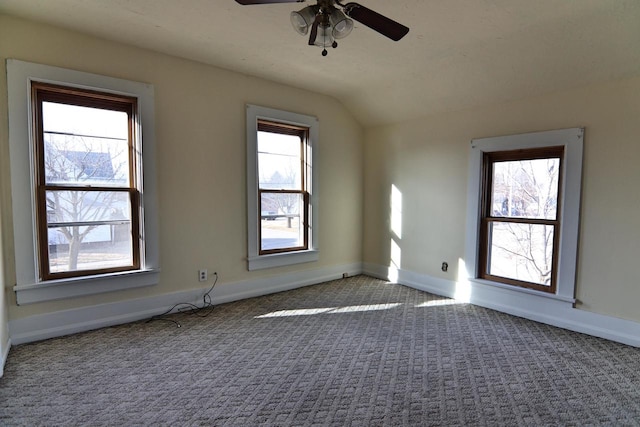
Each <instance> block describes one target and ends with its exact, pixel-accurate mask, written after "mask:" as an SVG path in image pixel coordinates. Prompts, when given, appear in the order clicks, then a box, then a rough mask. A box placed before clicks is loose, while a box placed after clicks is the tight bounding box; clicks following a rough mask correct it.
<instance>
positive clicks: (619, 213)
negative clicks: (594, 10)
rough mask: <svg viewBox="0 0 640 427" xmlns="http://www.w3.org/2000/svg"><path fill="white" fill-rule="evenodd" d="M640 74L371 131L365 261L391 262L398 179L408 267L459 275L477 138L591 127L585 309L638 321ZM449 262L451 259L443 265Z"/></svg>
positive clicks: (581, 265)
mask: <svg viewBox="0 0 640 427" xmlns="http://www.w3.org/2000/svg"><path fill="white" fill-rule="evenodd" d="M639 93H640V77H636V78H632V79H628V80H622V81H616V82H610V83H606V84H601V85H596V86H591V87H586V88H582V89H578V90H572V91H567V92H562V93H557V94H553V95H548V96H543V97H539V98H534V99H528V100H523V101H520V102H513V103H509V104H504V105H497V106H489V107H485V108H478V109H473V110H468V111H462V112H455V113H447V114H439V115H434V116H431V117H426V118H422V119H420V120H416V121H410V122H406V123H401V124H395V125H392V126H385V127H379V128H373V129H368V130H367V131H366V136H365V183H366V184H365V187H366V188H365V212H366V214H365V238H364V246H363V247H364V261H365V262H368V263H373V264H379V265H384V266H388V265H389V259H390V253H389V247H390V240H391V235H390V233H389V231H388V230H389V223H388V219H387V218H388V215H389V214H388V212H389V189H390V187H391V185H396V187H397V188H398V189H399V190H400V191H401V192H402V195H403V207H402V211H403V227H402V237H401V239H400V240H399V246H400V248H401V266H400V267H401V268H402V269H406V270H409V271H412V272H415V273H420V274H424V275H428V276H432V277H436V278H445V279H450V280H456V279H457V277H456V271H457V269H456V268H455V266H456V265H457V261H458V259H460V258H463V257H464V242H465V232H466V230H465V215H466V200H467V199H466V198H467V175H468V172H467V169H468V156H469V150H470V148H469V143H470V140H471V139H473V138H480V137H489V136H498V135H509V134H516V133H525V132H533V131H543V130H551V129H560V128H570V127H582V126H584V127H585V128H586V131H585V146H584V148H585V154H584V166H583V189H582V190H583V196H582V216H581V229H580V249H579V257H578V282H577V287H576V292H577V298H578V300H579V304H578V308H580V309H584V310H588V311H593V312H597V313H601V314H607V315H610V316H614V317H621V318H626V319H629V320H634V321H640V311H639V310H638V302H639V301H640V286H638V266H637V264H638V255H639V254H640V224H639V222H638V221H639V219H640V191H639V190H638V188H639V186H640V167H639V166H638V161H639V160H640V97H639V96H638V94H639ZM442 261H448V262H449V264H450V265H452V266H454V268H453V269H451V270H450V271H449V273H443V272H442V271H440V265H441V262H442Z"/></svg>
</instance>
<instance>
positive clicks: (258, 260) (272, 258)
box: [247, 249, 320, 271]
mask: <svg viewBox="0 0 640 427" xmlns="http://www.w3.org/2000/svg"><path fill="white" fill-rule="evenodd" d="M319 259H320V252H319V251H318V250H315V249H311V250H308V251H299V252H286V253H280V254H270V255H261V256H256V257H250V258H247V263H248V268H249V271H252V270H261V269H264V268H272V267H283V266H285V265H292V264H302V263H305V262H313V261H318V260H319Z"/></svg>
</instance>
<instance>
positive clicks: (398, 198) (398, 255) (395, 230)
mask: <svg viewBox="0 0 640 427" xmlns="http://www.w3.org/2000/svg"><path fill="white" fill-rule="evenodd" d="M390 204H391V206H390V208H391V209H390V218H389V223H390V226H391V248H390V260H389V273H388V275H389V277H388V279H389V281H391V282H398V278H399V272H400V268H401V266H402V264H401V260H402V249H401V248H400V243H399V242H400V240H401V239H402V193H401V192H400V190H399V189H398V187H396V186H395V185H394V184H391V197H390Z"/></svg>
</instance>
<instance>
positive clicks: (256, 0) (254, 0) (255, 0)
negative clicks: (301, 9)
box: [236, 0, 304, 6]
mask: <svg viewBox="0 0 640 427" xmlns="http://www.w3.org/2000/svg"><path fill="white" fill-rule="evenodd" d="M236 2H237V3H240V4H241V5H243V6H248V5H251V4H271V3H302V2H304V0H236Z"/></svg>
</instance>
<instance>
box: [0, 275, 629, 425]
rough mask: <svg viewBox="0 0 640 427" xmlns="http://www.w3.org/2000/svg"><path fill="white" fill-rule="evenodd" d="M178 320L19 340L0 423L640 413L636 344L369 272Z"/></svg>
mask: <svg viewBox="0 0 640 427" xmlns="http://www.w3.org/2000/svg"><path fill="white" fill-rule="evenodd" d="M213 302H214V303H215V291H214V294H213ZM172 318H173V319H175V320H178V321H179V322H180V323H181V325H182V327H180V328H177V327H176V326H175V325H174V324H172V323H170V322H166V321H154V322H151V323H145V322H137V323H132V324H127V325H122V326H118V327H112V328H105V329H101V330H98V331H92V332H88V333H83V334H77V335H73V336H69V337H64V338H57V339H51V340H47V341H43V342H39V343H33V344H27V345H22V346H17V347H14V348H13V349H12V350H11V352H10V354H9V360H8V362H7V365H6V367H5V374H4V377H3V378H2V379H0V424H1V425H30V426H31V425H91V426H100V425H111V426H120V425H127V426H130V425H207V426H259V425H266V426H402V425H407V426H409V425H412V426H436V425H448V426H454V425H458V426H468V425H485V426H497V425H509V426H511V425H531V426H543V425H562V426H569V425H576V426H578V425H579V426H584V425H640V350H639V349H636V348H633V347H628V346H625V345H621V344H617V343H613V342H609V341H606V340H602V339H597V338H593V337H589V336H586V335H581V334H576V333H572V332H568V331H565V330H562V329H558V328H554V327H550V326H546V325H542V324H539V323H535V322H531V321H527V320H523V319H520V318H516V317H512V316H509V315H505V314H502V313H498V312H495V311H492V310H487V309H484V308H480V307H476V306H473V305H469V304H453V301H451V300H448V299H444V298H441V297H437V296H434V295H430V294H427V293H424V292H420V291H417V290H414V289H410V288H407V287H404V286H399V285H395V284H390V283H386V282H383V281H380V280H376V279H371V278H369V277H365V276H358V277H353V278H348V279H342V280H336V281H332V282H329V283H325V284H321V285H316V286H311V287H306V288H302V289H298V290H294V291H289V292H283V293H279V294H274V295H270V296H265V297H260V298H253V299H249V300H244V301H239V302H235V303H229V304H224V305H219V306H217V307H215V309H214V310H213V312H211V314H210V315H209V316H208V317H206V318H200V317H198V316H195V315H193V314H186V313H184V314H178V315H174V316H172Z"/></svg>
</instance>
